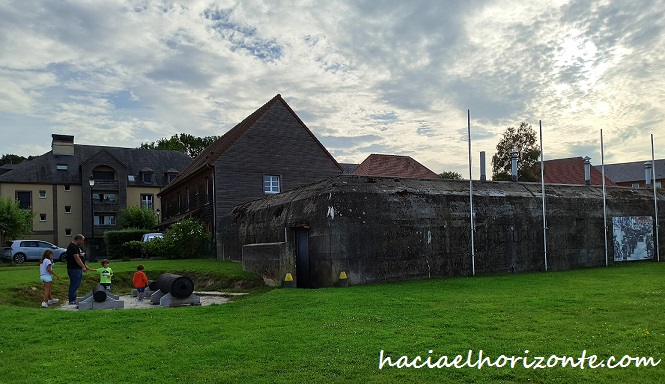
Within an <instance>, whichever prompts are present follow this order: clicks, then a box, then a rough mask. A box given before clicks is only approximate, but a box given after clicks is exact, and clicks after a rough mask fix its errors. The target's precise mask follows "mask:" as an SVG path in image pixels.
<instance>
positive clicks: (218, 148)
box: [160, 94, 344, 194]
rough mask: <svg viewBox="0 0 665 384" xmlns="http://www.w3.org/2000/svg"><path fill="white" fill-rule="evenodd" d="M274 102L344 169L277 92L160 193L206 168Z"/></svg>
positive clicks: (203, 152) (210, 147) (341, 169)
mask: <svg viewBox="0 0 665 384" xmlns="http://www.w3.org/2000/svg"><path fill="white" fill-rule="evenodd" d="M276 103H282V104H283V105H284V107H286V109H287V110H288V111H289V112H290V113H291V114H292V115H293V117H294V118H295V119H296V120H297V121H298V123H300V125H302V128H303V129H304V130H305V131H306V132H307V133H308V134H309V135H310V136H312V139H313V140H314V141H315V142H316V143H317V144H318V145H319V146H320V147H321V150H323V151H324V152H325V153H326V154H327V155H328V156H329V157H330V159H331V160H332V161H333V163H335V164H337V167H338V168H339V170H340V172H343V171H344V169H343V168H342V167H341V166H340V165H339V163H337V161H336V160H335V158H333V157H332V155H331V154H330V152H328V150H327V149H326V148H325V147H324V146H323V144H321V142H320V141H319V140H318V139H317V138H316V136H314V134H313V133H312V131H310V130H309V128H307V126H306V125H305V123H303V122H302V120H300V118H299V117H298V115H296V113H295V112H293V109H291V107H290V106H289V105H288V104H287V103H286V101H284V99H282V96H281V95H280V94H277V95H276V96H275V97H273V98H272V99H271V100H270V101H268V102H267V103H265V104H264V105H263V106H261V107H260V108H259V109H257V110H256V111H254V113H252V114H251V115H249V116H247V117H246V118H245V119H244V120H243V121H241V122H240V123H238V125H236V126H235V127H233V128H231V129H230V130H229V131H228V132H226V133H225V134H224V135H222V136H221V137H220V138H219V139H217V140H216V141H215V142H214V143H212V144H210V145H209V146H208V147H207V148H206V149H204V150H203V151H202V152H201V153H200V154H199V155H198V156H196V158H194V160H193V161H192V163H191V164H190V165H189V166H188V167H187V168H186V169H185V170H184V171H182V172H181V173H180V174H179V175H178V177H177V178H176V179H175V180H174V181H173V183H171V184H169V186H168V188H165V189H164V190H162V191H161V192H160V194H163V193H164V192H166V191H167V190H169V189H171V188H173V187H174V186H176V185H179V184H181V183H183V182H185V180H186V179H187V178H188V177H190V176H192V175H195V174H197V173H199V172H200V171H201V170H203V169H206V168H208V167H210V166H212V164H213V163H214V162H215V161H217V159H219V158H220V156H222V155H223V154H224V152H226V150H227V149H229V148H230V147H231V146H232V145H233V143H235V142H236V140H238V139H239V138H240V137H241V136H242V135H243V134H244V133H245V132H247V130H249V129H250V128H251V127H252V126H253V125H254V123H256V122H257V121H258V120H259V119H261V118H262V117H263V115H265V113H266V112H267V111H268V110H270V108H271V107H272V106H273V105H275V104H276Z"/></svg>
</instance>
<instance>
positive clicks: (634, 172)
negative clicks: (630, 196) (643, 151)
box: [596, 159, 665, 188]
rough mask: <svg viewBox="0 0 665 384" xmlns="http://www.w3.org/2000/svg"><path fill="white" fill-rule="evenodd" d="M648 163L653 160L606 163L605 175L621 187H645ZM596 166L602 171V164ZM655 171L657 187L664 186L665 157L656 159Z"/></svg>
mask: <svg viewBox="0 0 665 384" xmlns="http://www.w3.org/2000/svg"><path fill="white" fill-rule="evenodd" d="M646 163H649V164H651V160H645V161H632V162H630V163H617V164H605V176H607V177H609V178H610V179H612V181H614V182H615V183H616V184H617V185H619V186H621V187H632V188H644V187H646V174H645V164H646ZM596 168H597V169H598V170H599V171H600V166H596ZM655 171H656V177H655V179H656V188H662V184H663V182H664V181H665V159H660V160H656V161H655ZM649 172H651V170H650V171H649ZM652 186H653V184H652Z"/></svg>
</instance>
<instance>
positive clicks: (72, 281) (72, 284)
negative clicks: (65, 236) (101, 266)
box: [65, 234, 90, 304]
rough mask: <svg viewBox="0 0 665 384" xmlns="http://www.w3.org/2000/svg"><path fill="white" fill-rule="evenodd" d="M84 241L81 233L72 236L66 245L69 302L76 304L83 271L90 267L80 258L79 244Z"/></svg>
mask: <svg viewBox="0 0 665 384" xmlns="http://www.w3.org/2000/svg"><path fill="white" fill-rule="evenodd" d="M84 241H85V237H83V235H80V234H79V235H76V236H74V241H72V242H71V243H70V244H69V246H68V247H67V252H65V253H66V254H67V274H68V275H69V304H76V291H77V290H78V289H79V286H80V285H81V280H83V272H87V271H88V270H89V269H90V268H88V266H87V265H85V263H84V262H83V260H82V259H81V248H79V247H80V246H81V244H83V242H84Z"/></svg>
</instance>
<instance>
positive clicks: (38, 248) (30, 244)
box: [0, 240, 67, 264]
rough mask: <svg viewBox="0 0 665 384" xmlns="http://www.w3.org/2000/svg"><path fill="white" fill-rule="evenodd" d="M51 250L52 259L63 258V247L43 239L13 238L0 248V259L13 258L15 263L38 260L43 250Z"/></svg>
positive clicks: (64, 250)
mask: <svg viewBox="0 0 665 384" xmlns="http://www.w3.org/2000/svg"><path fill="white" fill-rule="evenodd" d="M47 249H50V250H52V251H53V260H60V261H63V260H65V257H66V256H65V252H67V250H66V249H65V248H60V247H58V246H57V245H53V244H51V243H49V242H48V241H43V240H13V241H7V242H6V243H5V246H4V247H2V249H0V259H7V260H13V261H14V262H15V263H16V264H21V263H23V262H24V261H39V260H40V259H41V258H42V255H43V254H44V251H45V250H47Z"/></svg>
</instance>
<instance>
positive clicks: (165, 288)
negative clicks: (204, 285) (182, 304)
mask: <svg viewBox="0 0 665 384" xmlns="http://www.w3.org/2000/svg"><path fill="white" fill-rule="evenodd" d="M157 286H158V287H159V290H160V291H162V292H163V293H164V294H167V293H170V294H171V296H173V297H175V298H177V299H186V298H188V297H189V296H190V295H191V294H192V293H193V292H194V282H193V281H192V279H190V278H189V277H185V276H180V275H174V274H172V273H163V274H161V275H160V276H159V277H158V278H157Z"/></svg>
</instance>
